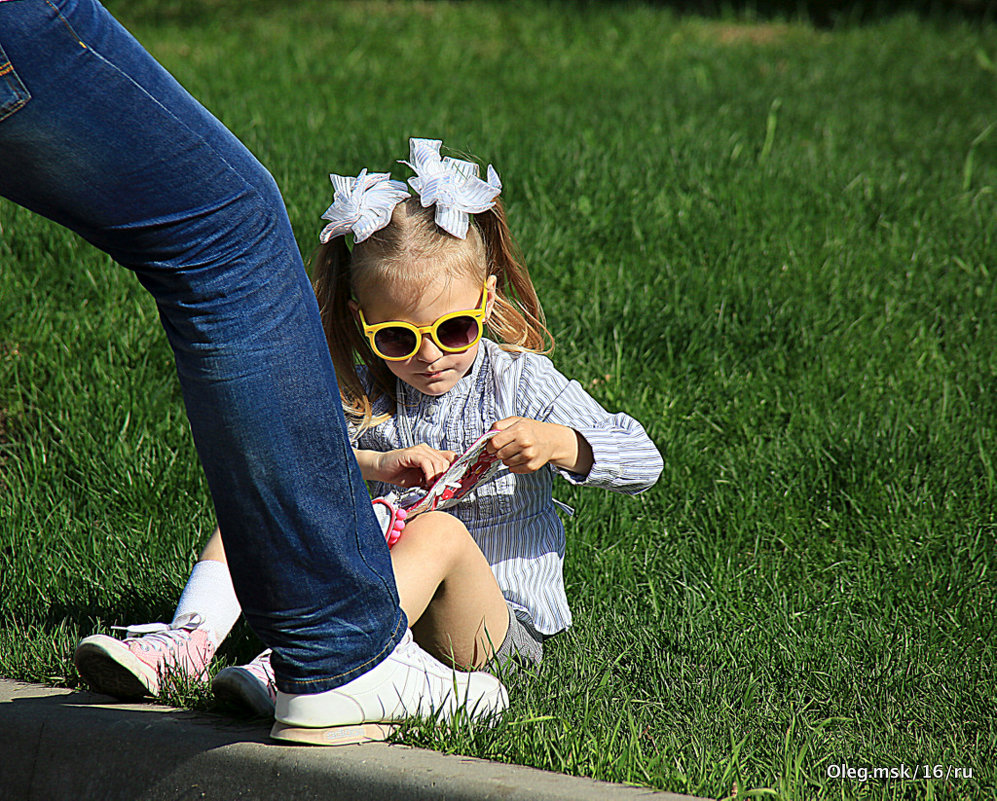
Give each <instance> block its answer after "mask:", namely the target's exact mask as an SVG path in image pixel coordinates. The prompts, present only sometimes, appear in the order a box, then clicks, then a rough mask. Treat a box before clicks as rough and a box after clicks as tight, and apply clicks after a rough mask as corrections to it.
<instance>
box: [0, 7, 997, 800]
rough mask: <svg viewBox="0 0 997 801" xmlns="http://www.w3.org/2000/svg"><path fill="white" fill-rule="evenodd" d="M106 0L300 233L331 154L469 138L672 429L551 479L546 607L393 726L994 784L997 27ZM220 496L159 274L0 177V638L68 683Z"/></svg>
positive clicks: (173, 563) (633, 397) (883, 785)
mask: <svg viewBox="0 0 997 801" xmlns="http://www.w3.org/2000/svg"><path fill="white" fill-rule="evenodd" d="M111 8H112V10H114V11H115V13H117V14H118V16H119V17H120V18H121V19H122V20H123V21H124V22H125V24H126V25H127V26H128V27H129V28H130V29H131V30H132V31H133V32H134V33H135V34H136V35H137V36H138V38H139V39H140V40H141V41H142V42H143V43H144V44H145V45H146V46H147V47H148V48H149V49H150V51H151V52H152V53H153V54H154V55H155V56H156V57H157V58H159V59H160V60H161V61H162V62H163V63H164V64H165V65H166V66H167V67H168V68H169V69H170V70H171V71H173V72H174V74H175V75H176V76H177V77H178V78H179V80H180V81H181V82H182V83H183V84H184V85H185V86H187V87H188V88H189V89H190V90H191V91H192V92H193V93H194V94H195V96H197V97H198V98H199V99H200V100H202V102H204V103H205V105H207V106H208V108H210V109H211V110H212V111H213V112H214V113H215V114H216V115H217V116H219V117H220V118H221V119H222V120H223V121H224V122H225V123H226V124H227V125H228V126H229V127H230V128H231V129H232V130H233V131H234V132H235V133H236V134H237V135H238V136H239V137H240V138H241V139H242V140H243V141H244V142H245V143H246V144H247V145H248V146H249V147H250V149H252V150H253V152H254V153H256V155H257V156H258V157H259V158H260V159H261V161H263V163H264V164H266V165H267V166H268V168H270V169H271V171H272V172H273V174H274V176H275V178H276V179H277V181H278V183H279V184H280V186H281V188H282V189H283V191H284V193H285V197H286V200H287V205H288V209H289V212H290V215H291V219H292V222H293V224H294V227H295V232H296V235H297V237H298V242H299V244H300V247H301V249H302V252H303V253H304V254H305V256H306V258H307V257H308V255H309V254H310V252H311V250H312V249H313V247H314V246H315V244H316V242H317V234H318V231H319V230H320V229H321V222H322V221H321V220H320V219H319V215H320V214H321V213H322V212H323V211H324V210H325V208H326V206H327V205H328V204H329V202H330V201H331V186H330V184H329V182H328V178H327V174H328V173H329V172H339V173H351V172H352V173H356V172H357V171H359V169H360V168H361V167H368V168H370V169H371V170H379V171H380V170H391V169H397V170H398V174H399V175H400V176H404V175H405V174H406V173H405V169H404V168H402V167H400V166H399V165H396V164H395V160H396V159H399V158H406V157H407V154H408V146H407V140H408V137H409V136H423V137H434V138H443V139H444V140H445V142H446V143H447V144H449V145H451V146H452V147H454V148H456V149H458V150H460V151H465V152H469V153H473V154H475V155H477V156H479V157H480V158H481V159H482V160H483V161H484V162H486V163H488V162H490V163H492V164H494V165H495V166H496V168H497V169H498V171H499V173H500V174H501V176H502V179H503V182H504V185H505V189H504V190H503V197H504V198H505V199H506V202H507V204H508V210H509V216H510V220H511V225H512V227H513V230H514V232H515V234H516V235H517V237H518V238H519V240H520V243H521V244H522V247H523V250H524V252H525V254H526V258H527V261H528V263H529V265H530V267H531V270H532V273H533V276H534V279H535V282H536V285H537V287H538V290H539V292H540V295H541V298H542V300H543V301H544V303H545V306H546V310H547V314H548V321H549V324H550V327H551V329H552V331H553V332H554V334H555V336H556V339H557V348H556V350H555V353H554V359H555V362H556V363H557V365H558V366H559V367H560V368H561V370H562V371H564V372H565V373H567V374H568V375H570V376H572V377H575V378H577V379H578V380H579V381H581V382H582V383H583V384H584V385H585V386H586V387H587V388H588V389H589V390H590V391H591V392H592V394H593V395H595V397H596V398H597V399H599V400H600V401H601V402H602V403H603V404H604V405H605V406H607V407H608V408H610V409H613V410H617V409H621V410H626V411H628V412H629V413H631V414H632V415H634V416H635V417H636V418H638V419H639V420H641V421H642V422H643V423H644V424H645V426H646V428H647V430H648V432H649V433H650V435H651V436H652V437H653V439H654V440H655V442H656V443H657V444H658V445H659V447H660V449H661V451H662V453H663V455H664V460H665V470H664V473H663V475H662V478H661V481H660V482H659V484H658V485H657V486H656V487H655V488H654V489H652V490H651V491H649V492H648V493H646V494H644V495H642V496H639V497H636V498H630V497H623V496H616V495H612V494H609V493H604V492H601V491H597V490H584V489H581V490H579V489H573V488H571V487H569V486H567V485H566V484H563V483H562V484H561V485H560V486H559V487H558V490H557V497H558V498H559V499H561V500H563V501H565V502H566V503H568V504H570V505H572V506H574V507H575V508H576V510H577V513H576V515H575V516H574V517H573V518H571V519H570V520H568V521H567V523H566V525H567V528H568V551H567V559H566V568H565V571H566V572H565V580H566V584H567V590H568V597H569V600H570V601H571V603H572V607H573V610H574V613H575V622H574V626H573V628H572V629H571V630H570V631H569V632H568V633H566V634H564V635H562V636H559V637H557V638H555V639H554V640H553V641H551V642H550V643H549V644H548V648H547V658H546V660H545V662H544V663H543V665H542V667H541V669H540V671H539V674H537V675H531V674H521V675H519V676H516V677H512V678H510V679H509V686H510V691H511V695H512V705H511V708H510V711H509V713H508V715H507V716H506V718H505V720H504V721H503V722H502V723H501V724H500V725H499V726H497V727H496V728H494V729H489V730H473V731H469V730H467V729H465V728H461V727H458V728H457V729H454V730H443V729H434V727H432V726H431V725H426V724H422V725H413V726H410V727H407V728H406V729H404V730H403V732H402V733H401V735H400V737H399V739H400V741H401V742H405V743H409V744H414V745H425V746H430V747H433V748H438V749H441V750H444V751H450V752H456V753H462V754H472V755H477V756H483V757H486V758H489V759H496V760H503V761H510V762H517V763H521V764H524V765H533V766H537V767H540V768H545V769H550V770H555V771H563V772H566V773H571V774H577V775H583V776H592V777H596V778H599V779H607V780H611V781H620V782H630V783H635V784H639V785H647V786H651V787H655V788H661V789H666V790H671V791H676V792H687V793H693V794H698V795H704V796H710V797H718V798H719V797H737V798H746V797H771V798H780V799H812V798H849V799H851V798H862V799H866V798H868V799H894V798H897V799H900V798H903V799H908V798H925V799H929V798H993V797H995V794H997V782H995V780H994V764H995V761H997V736H995V717H997V715H995V684H997V678H995V660H994V633H995V632H994V609H995V601H997V597H995V596H997V592H995V589H997V585H995V583H997V575H995V570H997V557H995V555H994V538H995V531H997V520H995V497H997V496H995V490H997V487H995V481H997V475H995V461H997V453H995V447H997V431H995V421H997V353H995V347H994V343H995V341H997V332H995V325H994V313H995V304H997V292H995V278H997V275H995V271H997V247H995V244H997V243H995V238H994V230H995V212H997V194H995V189H997V130H995V128H997V26H995V25H994V24H993V23H990V22H987V21H981V20H980V19H970V18H967V17H960V16H957V15H955V14H953V13H949V14H942V13H937V14H933V15H927V16H923V15H915V14H912V13H901V14H895V15H890V14H879V15H875V14H874V15H869V16H867V17H866V18H864V19H861V20H860V19H858V18H852V19H850V20H849V19H843V20H840V21H839V23H838V24H836V25H833V26H831V27H816V26H814V25H812V24H810V23H808V22H807V21H806V20H805V19H801V18H796V17H785V18H780V17H765V16H760V15H750V14H745V13H740V14H735V13H731V14H729V15H727V16H720V17H712V18H706V17H698V16H695V15H679V14H677V13H676V12H674V11H673V10H671V9H670V8H669V7H668V5H667V4H625V3H608V2H607V3H591V4H589V3H586V4H575V3H569V2H560V3H559V2H546V3H539V2H516V3H498V2H494V3H485V2H463V3H425V2H411V3H385V2H370V3H364V2H341V3H329V2H318V0H315V1H314V2H313V1H312V0H305V1H303V2H300V3H282V4H267V3H262V2H258V1H257V0H252V1H251V2H245V3H236V2H233V1H232V0H202V1H201V2H194V0H171V1H170V2H151V0H140V1H139V2H132V3H125V2H123V1H121V0H115V1H114V2H113V3H112V4H111ZM213 525H214V520H213V515H212V510H211V503H210V499H209V497H208V494H207V490H206V486H205V482H204V479H203V477H202V474H201V472H200V468H199V466H198V463H197V459H196V454H195V452H194V449H193V446H192V443H191V439H190V435H189V431H188V428H187V424H186V420H185V417H184V413H183V408H182V403H181V398H180V392H179V388H178V385H177V382H176V377H175V373H174V369H173V365H172V360H171V355H170V352H169V349H168V347H167V345H166V343H165V338H164V336H163V334H162V331H161V330H160V328H159V323H158V318H157V314H156V310H155V308H154V305H153V304H152V303H151V301H150V299H149V298H148V297H147V296H146V295H145V294H144V292H143V291H142V290H141V288H140V287H139V286H138V284H137V282H136V281H135V280H134V278H133V277H132V276H131V275H130V274H128V273H127V272H126V271H124V270H122V269H120V268H118V267H116V266H114V265H113V264H112V263H111V262H110V261H109V260H108V259H107V258H106V257H105V256H104V255H103V254H101V253H99V252H96V251H95V250H93V249H92V248H91V247H89V246H88V245H86V244H85V243H83V242H81V241H80V240H79V239H77V238H76V237H74V236H73V235H71V234H68V233H66V232H65V231H63V230H61V229H59V228H57V227H55V226H53V225H51V224H49V223H47V222H45V221H43V220H40V219H38V218H36V217H33V216H32V215H31V214H29V213H27V212H25V211H23V210H21V209H18V208H15V207H13V206H12V205H10V204H8V203H0V675H3V676H7V677H12V678H16V679H24V680H29V681H39V682H47V683H52V684H57V685H62V686H69V687H77V686H80V679H79V677H78V675H77V674H76V672H75V669H74V667H73V665H72V659H71V656H72V651H73V647H74V645H75V643H76V642H77V641H78V639H79V638H81V637H83V636H86V635H88V634H91V633H94V632H96V631H108V630H109V628H110V626H112V625H126V624H130V623H144V622H150V621H153V620H169V619H170V616H171V615H172V611H173V605H174V603H175V601H176V599H177V597H178V596H179V592H180V589H181V588H182V586H183V584H184V581H185V579H186V576H187V573H188V571H189V569H190V567H191V565H192V563H193V560H194V559H195V558H196V554H197V552H198V549H199V547H200V546H201V545H202V544H203V542H204V541H205V540H206V538H207V536H208V534H209V533H210V531H211V529H212V528H213ZM258 648H259V644H258V643H257V642H256V641H255V639H254V637H253V635H252V634H251V633H250V632H249V631H248V629H246V628H245V627H242V628H239V629H238V630H237V632H236V634H235V635H234V637H233V638H232V639H231V640H230V641H229V643H228V644H226V646H225V647H224V649H223V651H222V659H221V660H220V661H219V662H218V663H217V665H218V666H221V665H224V664H231V663H234V662H236V661H239V660H244V659H246V658H249V657H251V656H253V655H254V654H255V652H256V650H257V649H258ZM171 700H172V701H174V702H175V703H178V704H186V705H190V706H193V707H194V708H199V709H216V707H215V706H214V701H213V699H212V697H211V695H210V693H209V692H207V691H206V690H205V689H204V688H202V687H196V686H194V687H191V686H188V687H180V688H176V689H175V690H174V691H173V693H172V694H171ZM260 725H261V727H263V726H265V725H266V723H265V722H262V721H261V722H260ZM903 767H905V768H906V771H907V772H906V774H905V773H904V772H902V771H901V770H900V769H901V768H903ZM925 767H927V769H928V772H929V774H931V776H932V778H931V779H930V780H926V779H924V778H920V777H923V775H924V770H925ZM849 768H851V769H853V771H861V770H868V771H869V773H868V780H867V781H862V780H861V779H860V778H859V775H860V774H858V773H854V772H853V774H852V775H853V777H854V778H848V777H847V773H846V771H847V770H848V769H849ZM874 768H881V769H888V770H889V769H897V775H896V778H873V769H874ZM936 768H937V769H940V772H939V771H938V770H936ZM912 771H913V773H912ZM843 772H845V777H843V778H839V775H840V774H841V773H843ZM969 774H971V776H970V775H969ZM908 775H909V776H910V778H905V776H908ZM914 776H918V777H919V778H916V779H915V778H914Z"/></svg>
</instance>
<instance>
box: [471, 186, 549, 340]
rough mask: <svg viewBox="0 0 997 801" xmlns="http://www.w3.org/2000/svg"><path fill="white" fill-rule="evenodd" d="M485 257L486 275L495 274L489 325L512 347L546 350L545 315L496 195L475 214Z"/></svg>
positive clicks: (547, 337) (547, 338)
mask: <svg viewBox="0 0 997 801" xmlns="http://www.w3.org/2000/svg"><path fill="white" fill-rule="evenodd" d="M474 222H475V225H476V226H477V228H478V231H479V232H480V233H481V238H482V240H483V241H484V244H485V251H486V254H487V259H488V275H494V276H496V277H497V278H498V291H497V292H496V297H495V306H494V308H493V310H492V314H491V317H490V318H489V320H488V327H489V328H490V329H491V330H492V331H494V333H495V334H496V337H497V338H498V340H499V341H500V342H502V343H504V344H505V345H507V346H509V349H511V350H528V351H533V352H535V353H549V352H550V350H551V349H552V348H553V347H554V338H553V336H552V335H551V333H550V331H548V330H547V325H546V322H545V318H544V313H543V309H542V308H541V306H540V300H539V298H538V297H537V291H536V289H534V287H533V281H532V280H531V279H530V274H529V271H528V270H527V269H526V266H525V264H524V263H523V257H522V255H521V254H520V252H519V248H518V246H517V245H516V241H515V240H514V239H513V238H512V234H511V232H510V231H509V225H508V223H507V222H506V217H505V207H504V206H503V205H502V201H501V199H499V198H496V199H495V205H494V206H492V208H491V209H489V210H488V211H485V212H481V213H480V214H475V215H474Z"/></svg>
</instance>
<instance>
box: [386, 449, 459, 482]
mask: <svg viewBox="0 0 997 801" xmlns="http://www.w3.org/2000/svg"><path fill="white" fill-rule="evenodd" d="M456 458H457V454H456V453H455V452H454V451H438V450H436V448H430V447H429V446H428V445H423V444H419V445H414V446H412V447H411V448H398V449H397V450H393V451H384V452H382V453H379V454H378V456H377V460H376V464H375V470H376V479H377V480H378V481H383V482H385V483H387V484H396V485H398V486H399V487H427V488H428V487H430V486H432V484H433V482H434V481H436V479H437V478H439V476H440V474H442V473H443V472H444V471H446V469H447V468H448V467H450V464H451V462H453V460H454V459H456Z"/></svg>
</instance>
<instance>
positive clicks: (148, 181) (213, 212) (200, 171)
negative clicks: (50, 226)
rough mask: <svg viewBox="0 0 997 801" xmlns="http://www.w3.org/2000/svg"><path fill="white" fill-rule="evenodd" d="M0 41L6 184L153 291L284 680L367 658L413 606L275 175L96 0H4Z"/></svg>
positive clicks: (312, 686) (359, 665) (323, 681)
mask: <svg viewBox="0 0 997 801" xmlns="http://www.w3.org/2000/svg"><path fill="white" fill-rule="evenodd" d="M0 48H2V53H0V195H3V196H6V197H8V198H10V199H12V200H14V201H15V202H17V203H19V204H21V205H23V206H25V207H27V208H30V209H33V210H35V211H37V212H39V213H41V214H43V215H45V216H47V217H49V218H51V219H53V220H55V221H57V222H59V223H61V224H63V225H66V226H68V227H70V228H72V229H73V230H75V231H77V232H78V233H80V234H81V235H82V236H83V237H85V238H86V239H88V240H89V241H90V242H92V243H93V244H95V245H96V246H97V247H99V248H101V249H102V250H104V251H106V252H107V253H109V254H110V255H111V256H112V257H113V258H114V259H115V260H116V261H118V262H120V263H121V264H123V265H125V266H127V267H129V268H131V269H132V270H134V271H135V272H136V274H137V275H138V277H139V280H140V281H141V282H142V284H143V285H144V286H145V287H146V288H148V289H149V290H150V291H151V292H152V294H153V296H154V297H155V299H156V303H157V304H158V307H159V311H160V316H161V319H162V322H163V325H164V328H165V329H166V333H167V335H168V338H169V341H170V344H171V346H172V347H173V350H174V354H175V357H176V364H177V372H178V374H179V377H180V381H181V384H182V387H183V393H184V400H185V403H186V405H187V413H188V417H189V419H190V424H191V430H192V432H193V435H194V441H195V444H196V446H197V449H198V453H199V455H200V457H201V461H202V464H203V466H204V469H205V473H206V475H207V478H208V482H209V485H210V488H211V492H212V497H213V498H214V502H215V508H216V511H217V516H218V521H219V525H220V527H221V529H222V531H224V533H225V543H226V546H227V555H228V559H229V564H230V568H231V571H232V578H233V582H234V585H235V588H236V592H237V594H238V596H239V600H240V603H241V604H242V607H243V609H244V611H245V613H246V617H247V618H248V620H249V622H250V625H251V626H252V627H253V628H254V629H255V630H256V632H257V633H258V634H259V635H260V637H261V639H263V641H264V642H266V643H267V644H268V645H270V646H272V647H273V648H274V651H275V656H274V660H273V662H274V668H275V672H276V674H277V679H278V684H279V686H280V687H281V689H282V690H284V691H286V692H292V693H316V692H320V691H324V690H328V689H330V688H333V687H337V686H339V685H342V684H344V683H346V682H347V681H349V680H351V679H353V678H355V677H356V676H359V675H361V674H363V673H365V672H366V671H367V670H369V669H370V668H371V667H372V666H373V665H375V664H377V663H378V662H379V661H380V660H383V659H384V658H385V657H387V656H388V654H390V653H391V651H392V649H393V647H394V646H395V645H396V644H397V642H398V641H399V640H400V638H401V637H402V635H403V633H404V631H405V628H406V620H405V617H404V615H403V613H402V612H401V611H400V609H399V606H398V597H397V592H396V589H395V585H394V580H393V576H392V569H391V562H390V558H389V555H388V551H387V548H386V547H385V544H384V538H383V537H382V536H381V535H380V533H379V532H378V528H377V525H376V523H375V520H374V516H373V513H372V511H371V507H370V501H369V499H368V496H367V492H366V489H365V487H364V484H363V481H362V480H361V478H360V474H359V471H358V470H357V468H356V464H355V461H354V458H353V456H352V452H351V450H350V447H349V443H348V440H347V436H346V430H345V425H344V422H343V417H342V413H341V411H340V408H339V403H338V398H339V391H338V388H337V385H336V379H335V375H334V373H333V369H332V364H331V361H330V359H329V354H328V350H327V347H326V344H325V339H324V337H323V335H322V330H321V326H320V324H319V318H318V310H317V306H316V303H315V299H314V295H313V293H312V291H311V288H310V286H309V283H308V279H307V276H306V274H305V271H304V268H303V265H302V263H301V258H300V255H299V253H298V250H297V246H296V243H295V241H294V239H293V236H292V233H291V229H290V226H289V224H288V221H287V216H286V212H285V211H284V207H283V203H282V201H281V198H280V195H279V193H278V191H277V188H276V186H275V184H274V183H273V180H272V179H271V177H270V176H269V174H268V173H267V172H266V171H265V170H264V169H263V168H262V167H261V166H260V165H259V163H258V162H257V161H256V160H255V159H254V158H253V157H252V156H251V155H250V153H249V152H248V151H247V150H246V149H245V148H244V147H243V146H242V145H241V144H240V143H239V142H238V141H237V140H236V139H235V137H233V136H232V135H231V134H230V133H229V132H228V131H227V130H226V129H225V128H224V126H222V125H221V124H220V123H219V122H218V121H217V120H215V119H214V118H213V117H212V116H211V115H210V114H209V113H208V112H207V111H205V110H204V109H203V108H202V107H201V106H200V105H199V104H198V103H197V102H196V101H195V100H194V99H193V98H191V97H190V95H189V94H188V93H186V92H185V91H184V90H183V89H182V88H181V87H180V86H179V84H177V83H176V82H175V81H174V80H173V79H172V78H171V77H170V76H169V75H168V74H167V73H166V72H165V71H164V70H163V69H162V68H161V67H160V66H159V65H158V64H157V63H156V62H155V60H153V59H152V58H151V57H150V56H149V55H148V54H147V53H146V52H145V50H143V49H142V47H141V46H140V45H139V44H138V43H137V42H136V41H135V40H134V39H133V38H132V37H131V36H130V35H129V34H128V33H127V32H126V31H125V30H124V29H123V28H122V27H121V26H120V25H118V24H117V23H116V22H115V21H114V20H113V18H111V17H110V15H109V14H107V12H106V11H105V10H104V9H103V8H102V7H101V6H100V5H99V4H97V3H96V2H94V0H3V1H2V2H0ZM29 96H30V99H29Z"/></svg>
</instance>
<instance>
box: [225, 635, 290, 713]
mask: <svg viewBox="0 0 997 801" xmlns="http://www.w3.org/2000/svg"><path fill="white" fill-rule="evenodd" d="M271 653H272V652H271V650H270V649H269V648H268V649H267V650H265V651H264V652H263V653H262V654H260V655H259V656H258V657H256V659H254V660H253V661H252V662H250V663H249V664H248V665H240V666H239V667H227V668H225V669H224V670H220V671H218V675H217V676H215V678H214V679H213V680H212V682H211V689H212V690H213V691H214V693H215V697H216V698H217V699H218V700H219V701H223V702H225V703H228V704H231V705H233V706H240V707H247V708H249V709H252V710H253V712H255V713H256V714H257V715H260V716H261V717H268V718H269V717H273V710H274V704H275V703H276V701H277V685H276V683H275V682H274V679H273V668H272V667H270V654H271Z"/></svg>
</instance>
